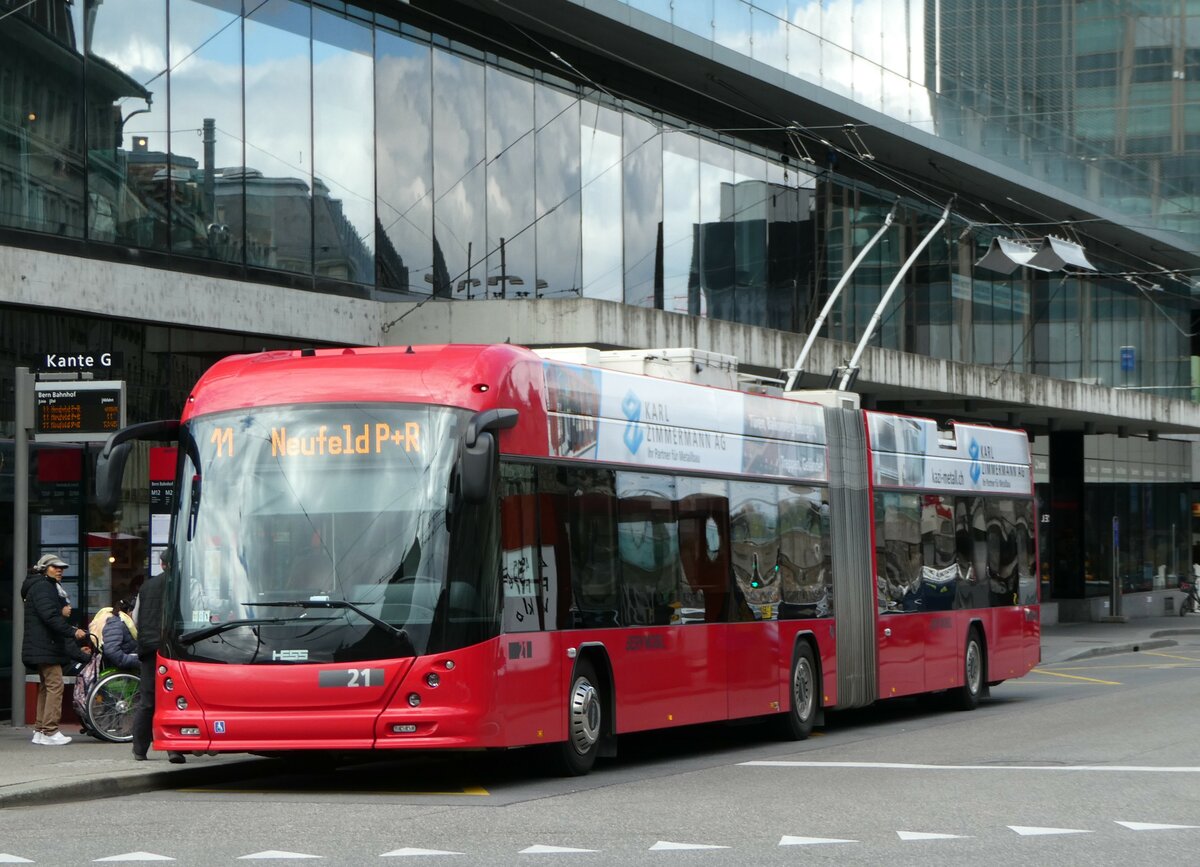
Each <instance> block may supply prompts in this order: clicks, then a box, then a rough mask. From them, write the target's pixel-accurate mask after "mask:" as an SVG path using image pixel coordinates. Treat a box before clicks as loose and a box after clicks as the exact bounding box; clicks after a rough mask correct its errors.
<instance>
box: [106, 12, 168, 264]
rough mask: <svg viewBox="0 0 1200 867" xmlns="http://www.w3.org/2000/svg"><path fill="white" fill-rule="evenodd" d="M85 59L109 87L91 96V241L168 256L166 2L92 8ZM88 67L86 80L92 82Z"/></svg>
mask: <svg viewBox="0 0 1200 867" xmlns="http://www.w3.org/2000/svg"><path fill="white" fill-rule="evenodd" d="M89 24H90V33H89V37H90V43H89V56H91V57H95V58H97V59H98V60H100V61H103V65H100V64H97V65H96V66H95V67H94V71H95V72H96V74H97V75H99V71H100V70H101V69H106V70H109V71H110V74H109V75H101V76H100V77H101V79H102V80H103V81H105V83H106V85H107V86H106V87H101V88H99V89H89V92H88V105H87V112H88V118H89V132H92V133H94V134H92V135H90V136H89V141H88V150H89V152H88V196H89V200H90V201H89V204H90V206H91V208H92V211H93V213H92V215H91V217H90V221H91V223H90V226H91V229H92V235H91V237H93V238H95V239H96V240H99V241H115V242H117V243H119V244H127V245H129V246H131V247H149V248H155V249H166V246H167V219H168V217H167V211H168V208H169V203H170V200H171V195H172V192H171V188H172V178H171V170H172V168H173V167H172V166H171V164H170V162H169V160H168V157H167V147H168V145H167V128H168V122H167V76H166V72H167V9H166V2H165V0H151V2H147V0H116V2H112V3H105V4H104V5H102V6H97V7H96V8H95V14H94V15H93V16H92V17H91V20H90V22H89ZM92 69H93V68H92V67H89V78H91V77H92Z"/></svg>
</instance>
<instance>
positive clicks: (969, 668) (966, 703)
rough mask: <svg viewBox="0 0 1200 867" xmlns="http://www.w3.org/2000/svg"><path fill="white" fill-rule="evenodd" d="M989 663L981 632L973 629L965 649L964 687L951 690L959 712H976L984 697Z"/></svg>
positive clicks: (969, 633)
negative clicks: (985, 655) (984, 684)
mask: <svg viewBox="0 0 1200 867" xmlns="http://www.w3.org/2000/svg"><path fill="white" fill-rule="evenodd" d="M986 666H987V661H986V660H985V658H984V655H983V641H982V640H980V638H979V631H978V630H977V629H974V628H972V629H971V631H970V632H968V633H967V646H966V647H965V648H963V685H962V686H960V687H958V688H957V689H954V690H951V693H950V694H951V701H952V702H953V704H954V707H956V708H958V709H959V710H975V708H977V707H979V698H980V696H982V695H983V683H984V676H985V674H986Z"/></svg>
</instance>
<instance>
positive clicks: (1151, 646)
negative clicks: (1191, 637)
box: [1054, 632, 1179, 662]
mask: <svg viewBox="0 0 1200 867" xmlns="http://www.w3.org/2000/svg"><path fill="white" fill-rule="evenodd" d="M1154 634H1155V635H1162V634H1163V633H1161V632H1156V633H1154ZM1178 644H1179V642H1178V641H1173V640H1171V639H1169V638H1164V639H1161V640H1158V641H1136V642H1129V643H1128V644H1107V645H1105V646H1104V647H1091V648H1089V649H1087V650H1083V651H1080V652H1079V653H1073V654H1071V655H1070V656H1064V657H1062V658H1061V659H1056V660H1054V662H1071V661H1073V660H1076V659H1088V658H1089V657H1092V656H1111V655H1113V654H1116V653H1137V652H1138V651H1140V650H1157V649H1159V648H1160V647H1176V646H1178Z"/></svg>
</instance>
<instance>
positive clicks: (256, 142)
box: [226, 0, 313, 274]
mask: <svg viewBox="0 0 1200 867" xmlns="http://www.w3.org/2000/svg"><path fill="white" fill-rule="evenodd" d="M310 12H311V10H310V8H309V7H308V6H305V5H302V4H300V3H296V2H292V0H267V2H265V3H260V4H258V5H256V6H254V7H253V8H252V9H251V10H250V11H249V12H248V14H247V16H246V24H245V27H246V47H245V54H246V60H245V63H246V72H245V75H246V164H245V169H244V170H243V172H242V179H243V182H244V183H245V189H246V230H245V231H246V264H248V265H258V266H261V267H264V268H277V269H279V270H282V271H295V272H297V273H300V274H310V273H312V198H311V184H312V168H313V161H312V116H311V111H310V105H311V99H312V94H311V92H310V86H309V82H310V76H311V70H312V66H311V62H310V57H309V52H310V44H309V15H310ZM226 176H227V177H229V173H226ZM229 179H230V180H235V179H236V174H235V175H234V176H233V177H230V178H229Z"/></svg>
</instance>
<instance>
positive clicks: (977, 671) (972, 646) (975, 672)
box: [967, 641, 983, 692]
mask: <svg viewBox="0 0 1200 867" xmlns="http://www.w3.org/2000/svg"><path fill="white" fill-rule="evenodd" d="M982 673H983V671H982V668H981V667H980V664H979V645H978V644H976V643H975V642H974V641H972V642H969V643H968V644H967V689H969V690H971V692H978V691H979V678H980V676H981V675H982Z"/></svg>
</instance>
